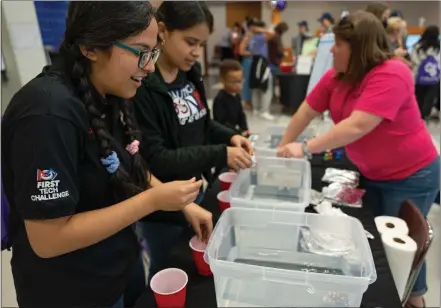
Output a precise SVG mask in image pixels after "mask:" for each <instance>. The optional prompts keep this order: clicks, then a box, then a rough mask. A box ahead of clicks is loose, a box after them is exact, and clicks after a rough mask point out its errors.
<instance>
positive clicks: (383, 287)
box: [135, 155, 402, 308]
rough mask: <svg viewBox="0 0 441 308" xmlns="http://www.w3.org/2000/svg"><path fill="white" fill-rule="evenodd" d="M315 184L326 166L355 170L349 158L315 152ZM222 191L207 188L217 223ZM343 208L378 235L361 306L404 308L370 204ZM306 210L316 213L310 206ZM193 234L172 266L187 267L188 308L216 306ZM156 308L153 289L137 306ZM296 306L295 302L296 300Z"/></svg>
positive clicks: (208, 205) (178, 250)
mask: <svg viewBox="0 0 441 308" xmlns="http://www.w3.org/2000/svg"><path fill="white" fill-rule="evenodd" d="M311 166H312V167H311V169H312V187H313V189H316V190H319V191H320V190H321V188H322V187H323V186H325V183H322V182H321V178H322V177H323V175H324V173H325V170H326V168H329V167H333V168H338V169H347V170H356V168H355V166H354V165H352V164H351V163H350V162H349V160H348V159H347V158H346V157H344V156H343V158H342V159H341V160H338V161H337V160H334V161H324V160H323V158H322V156H321V155H315V156H314V157H313V158H312V160H311ZM219 191H220V187H219V183H218V182H216V183H215V184H214V185H213V187H212V188H211V189H208V190H207V192H206V196H205V201H204V207H205V208H206V209H208V210H210V211H211V212H212V213H213V217H214V220H215V222H216V221H217V220H218V219H219V216H220V212H219V206H218V202H217V199H216V196H217V193H218V192H219ZM342 210H343V211H344V212H345V213H347V214H348V215H350V216H353V217H356V218H358V219H359V220H360V221H361V222H362V224H363V226H364V228H365V229H366V230H367V231H369V232H370V233H372V235H373V236H374V237H375V239H373V240H369V244H370V247H371V250H372V254H373V258H374V262H375V267H376V270H377V280H376V281H375V282H374V283H373V284H371V285H370V286H369V288H368V289H367V291H366V292H365V293H364V296H363V300H362V304H361V307H365V308H374V307H378V308H380V307H381V308H401V307H402V305H401V302H400V298H399V296H398V292H397V290H396V288H395V284H394V281H393V278H392V274H391V272H390V268H389V265H388V263H387V259H386V255H385V252H384V249H383V244H382V242H381V238H380V235H379V234H378V231H377V228H376V227H375V222H374V217H373V216H372V214H371V212H370V210H369V204H364V205H363V208H362V209H356V208H347V207H344V208H342ZM307 212H314V210H313V209H312V208H311V207H309V208H307ZM192 236H193V234H192V232H191V230H188V232H187V233H185V234H183V236H182V239H181V240H180V242H179V244H178V245H177V246H176V247H175V248H174V249H173V251H172V252H171V254H170V257H169V261H168V264H169V267H177V268H180V269H182V270H184V271H185V272H186V273H187V275H188V279H189V282H188V285H187V301H186V307H187V308H193V307H195V308H196V307H204V308H211V307H217V305H216V296H215V290H214V283H213V277H203V276H200V275H199V274H198V273H197V270H196V266H195V265H194V262H193V258H192V254H191V250H190V247H189V246H188V241H189V240H190V238H191V237H192ZM146 307H156V302H155V299H154V296H153V293H152V291H151V290H150V288H147V289H146V291H145V292H144V294H143V295H142V296H141V297H140V298H139V300H138V302H137V303H136V305H135V308H146ZM293 307H295V303H293Z"/></svg>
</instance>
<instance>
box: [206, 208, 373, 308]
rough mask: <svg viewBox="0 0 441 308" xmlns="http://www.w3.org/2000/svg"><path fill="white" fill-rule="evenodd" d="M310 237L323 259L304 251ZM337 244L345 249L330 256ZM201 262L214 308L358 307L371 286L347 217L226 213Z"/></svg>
mask: <svg viewBox="0 0 441 308" xmlns="http://www.w3.org/2000/svg"><path fill="white" fill-rule="evenodd" d="M312 235H313V236H312ZM315 237H317V238H319V237H324V238H327V239H328V241H326V243H328V246H329V247H328V248H327V249H329V251H327V252H326V249H325V250H324V249H322V250H320V249H319V250H317V249H309V248H311V247H313V246H314V242H313V241H312V240H311V239H312V238H315ZM332 237H333V238H334V239H335V240H334V241H336V242H338V244H335V245H333V243H334V241H332V240H329V239H331V238H332ZM342 242H344V243H345V245H346V247H347V248H348V249H346V250H345V251H344V252H343V251H339V252H336V251H335V250H333V248H339V247H341V243H342ZM323 243H325V242H322V244H323ZM332 245H333V246H332ZM316 248H317V247H316ZM204 258H205V261H206V262H207V263H209V264H210V268H211V271H212V272H213V275H214V282H215V289H216V300H217V306H218V307H360V304H361V300H362V297H363V293H364V292H365V291H366V290H367V288H368V286H369V284H371V283H373V282H374V281H375V280H376V278H377V274H376V270H375V265H374V261H373V257H372V251H371V249H370V247H369V243H368V240H367V238H366V235H365V233H364V229H363V226H362V224H361V223H360V221H359V220H358V219H355V218H352V217H349V216H338V217H335V216H324V215H318V214H310V213H295V212H284V211H271V210H256V209H245V208H230V209H228V210H226V211H225V212H224V213H223V214H222V216H221V217H220V219H219V221H218V223H217V225H216V228H215V229H214V231H213V234H212V235H211V238H210V241H209V243H208V247H207V249H206V251H205V255H204Z"/></svg>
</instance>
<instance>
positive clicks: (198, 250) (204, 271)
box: [189, 236, 213, 276]
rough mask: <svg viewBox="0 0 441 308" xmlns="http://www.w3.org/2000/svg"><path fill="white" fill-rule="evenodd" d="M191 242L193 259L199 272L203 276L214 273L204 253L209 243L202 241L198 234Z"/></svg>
mask: <svg viewBox="0 0 441 308" xmlns="http://www.w3.org/2000/svg"><path fill="white" fill-rule="evenodd" d="M189 244H190V248H191V251H192V253H193V261H194V263H195V264H196V268H197V269H198V273H199V274H200V275H202V276H211V275H213V273H212V272H211V270H210V265H209V264H208V263H207V262H205V260H204V253H205V249H207V244H205V243H204V242H201V241H200V240H199V239H198V237H197V236H193V237H192V238H191V240H190V243H189Z"/></svg>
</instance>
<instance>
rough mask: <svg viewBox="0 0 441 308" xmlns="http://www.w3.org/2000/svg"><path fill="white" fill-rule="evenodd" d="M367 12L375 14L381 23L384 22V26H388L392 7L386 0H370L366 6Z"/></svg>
mask: <svg viewBox="0 0 441 308" xmlns="http://www.w3.org/2000/svg"><path fill="white" fill-rule="evenodd" d="M364 10H365V11H366V12H369V13H371V14H374V15H375V17H377V18H378V19H379V20H380V21H381V23H382V24H383V28H384V29H386V28H387V20H388V18H389V17H390V13H391V12H390V8H389V6H388V5H387V4H386V3H384V2H370V3H369V4H368V5H367V6H366V8H365V9H364Z"/></svg>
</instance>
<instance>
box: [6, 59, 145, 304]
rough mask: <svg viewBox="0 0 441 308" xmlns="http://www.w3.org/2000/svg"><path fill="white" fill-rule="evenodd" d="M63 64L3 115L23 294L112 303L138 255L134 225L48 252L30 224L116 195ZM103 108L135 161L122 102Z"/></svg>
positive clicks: (15, 258) (26, 298) (125, 159)
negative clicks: (30, 232)
mask: <svg viewBox="0 0 441 308" xmlns="http://www.w3.org/2000/svg"><path fill="white" fill-rule="evenodd" d="M61 67H63V65H62V64H59V63H58V64H57V63H54V65H53V67H52V68H50V69H49V74H47V73H46V74H43V75H41V76H39V77H37V78H35V79H33V80H32V81H31V82H29V83H28V84H27V85H25V86H24V87H23V88H22V89H21V90H20V91H19V92H18V93H17V94H16V95H15V96H14V98H13V99H12V101H11V102H10V104H9V106H8V108H7V110H6V112H5V114H4V117H3V119H2V167H3V168H2V176H3V185H4V189H5V193H6V196H7V198H8V200H9V202H10V206H11V216H10V224H11V225H12V226H13V227H12V229H13V238H12V261H11V265H12V273H13V276H14V283H15V288H16V291H17V300H18V303H19V305H20V307H45V308H46V307H57V308H58V307H63V308H64V307H78V308H79V307H103V306H111V305H113V304H114V303H115V302H116V301H117V300H118V298H119V297H120V296H121V295H122V293H123V290H124V288H125V287H126V285H127V283H128V280H129V278H130V274H131V273H132V270H133V267H134V265H135V263H136V260H137V258H138V257H139V243H138V241H137V239H136V235H135V233H134V230H133V228H132V227H131V226H129V227H127V228H125V229H124V230H122V231H120V232H118V233H117V234H115V235H113V236H111V237H109V238H107V239H105V240H103V241H101V242H99V243H97V244H95V245H92V246H89V247H86V248H84V249H80V250H77V251H74V252H71V253H67V254H65V255H62V256H58V257H55V258H48V259H43V258H40V257H38V256H37V255H36V254H35V253H34V251H33V250H32V248H31V246H30V244H29V240H28V238H27V234H26V230H25V227H24V222H23V221H24V220H43V219H52V218H60V217H65V216H70V215H74V214H76V213H81V212H85V211H90V210H96V209H100V208H105V207H108V206H110V205H113V204H115V203H116V202H117V201H116V200H115V198H114V197H113V194H112V189H111V186H110V184H109V177H110V174H109V173H108V172H107V171H106V169H105V168H104V167H103V165H102V164H101V162H100V156H101V155H100V151H99V147H98V143H97V141H96V139H95V136H94V134H93V132H92V131H91V129H90V126H89V120H88V115H87V113H86V109H85V106H84V104H83V102H82V101H81V100H80V99H79V98H78V97H77V96H76V95H75V94H74V91H73V88H72V86H71V85H70V83H69V80H68V78H67V77H66V75H65V74H64V73H62V69H61ZM115 100H116V99H115ZM103 108H104V109H105V111H104V112H105V114H106V119H107V124H108V126H109V130H110V131H111V132H112V134H113V136H114V137H115V142H114V144H113V145H112V147H113V148H114V149H115V151H116V152H117V153H118V157H119V159H120V161H121V163H122V164H123V166H125V167H126V168H130V157H129V154H128V153H127V152H126V151H125V150H124V148H125V145H126V141H125V140H124V139H125V137H124V130H123V125H122V124H121V121H120V120H119V119H120V116H119V108H118V106H117V104H116V103H114V102H112V101H108V102H107V106H103ZM97 224H99V222H98V221H97Z"/></svg>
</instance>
